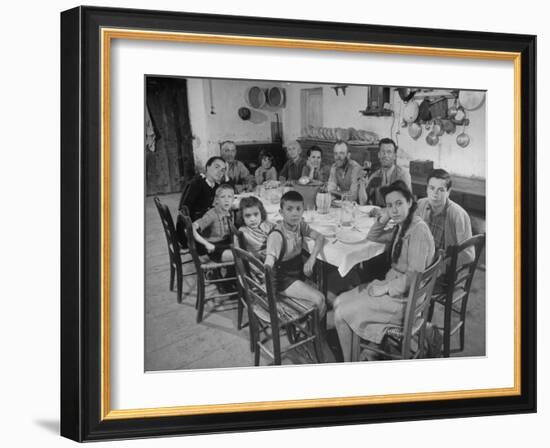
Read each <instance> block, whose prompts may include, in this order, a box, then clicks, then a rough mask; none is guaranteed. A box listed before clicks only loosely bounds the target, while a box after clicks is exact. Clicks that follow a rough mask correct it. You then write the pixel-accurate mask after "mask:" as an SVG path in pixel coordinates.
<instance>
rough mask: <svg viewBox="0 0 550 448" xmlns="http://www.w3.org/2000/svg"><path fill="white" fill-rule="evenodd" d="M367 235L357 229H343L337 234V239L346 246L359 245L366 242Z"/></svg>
mask: <svg viewBox="0 0 550 448" xmlns="http://www.w3.org/2000/svg"><path fill="white" fill-rule="evenodd" d="M366 238H367V235H366V234H365V233H363V232H360V231H358V230H355V229H341V230H339V231H338V232H337V233H336V239H337V240H338V241H340V242H341V243H344V244H357V243H360V242H362V241H364V240H365V239H366Z"/></svg>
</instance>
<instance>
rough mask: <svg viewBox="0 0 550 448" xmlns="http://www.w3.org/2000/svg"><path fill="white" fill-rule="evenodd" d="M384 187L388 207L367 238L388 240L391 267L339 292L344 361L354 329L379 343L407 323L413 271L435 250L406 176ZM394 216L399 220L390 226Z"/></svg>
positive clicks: (427, 262) (337, 309) (337, 321)
mask: <svg viewBox="0 0 550 448" xmlns="http://www.w3.org/2000/svg"><path fill="white" fill-rule="evenodd" d="M380 191H381V194H382V196H383V197H384V199H385V202H386V208H385V209H383V211H382V213H381V214H380V216H379V217H378V220H377V221H376V222H375V224H374V225H373V226H372V228H371V230H370V231H369V234H368V237H367V238H368V239H369V240H371V241H377V242H380V243H386V244H388V247H389V253H390V258H391V268H390V270H389V271H388V272H387V273H386V276H385V278H384V280H374V281H373V282H371V283H369V284H368V285H360V286H358V287H357V288H354V289H352V290H351V291H347V292H345V293H343V294H341V295H339V296H338V297H337V298H336V300H335V302H334V323H335V325H336V331H337V332H338V339H339V340H340V346H341V347H342V354H343V356H344V361H350V360H351V350H352V337H353V333H355V334H357V335H359V336H360V337H361V338H362V339H366V340H368V341H371V342H374V343H375V344H379V343H380V342H381V341H382V338H383V337H384V334H385V330H386V327H388V326H391V325H402V324H403V319H404V313H405V307H406V303H407V293H408V290H409V286H410V282H411V278H412V276H413V273H414V272H421V271H424V270H425V269H426V268H427V267H428V266H429V265H430V264H431V262H432V259H433V257H434V253H435V245H434V239H433V237H432V233H431V232H430V229H429V227H428V226H427V224H426V223H425V222H424V221H423V220H422V218H420V217H419V216H417V215H416V214H415V210H416V202H415V201H414V198H413V195H412V193H411V191H410V190H409V188H408V187H407V185H406V184H405V182H403V181H401V180H397V181H395V182H394V183H392V184H391V185H389V186H386V187H382V188H381V190H380ZM390 219H392V220H393V222H395V223H396V226H395V228H393V229H388V230H386V225H387V223H388V222H389V220H390Z"/></svg>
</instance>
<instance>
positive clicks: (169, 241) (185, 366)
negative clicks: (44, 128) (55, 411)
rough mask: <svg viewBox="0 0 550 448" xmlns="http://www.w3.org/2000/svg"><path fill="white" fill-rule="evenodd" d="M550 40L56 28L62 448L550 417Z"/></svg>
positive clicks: (121, 24) (119, 25) (70, 19)
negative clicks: (65, 444) (541, 44)
mask: <svg viewBox="0 0 550 448" xmlns="http://www.w3.org/2000/svg"><path fill="white" fill-rule="evenodd" d="M535 45H536V38H535V36H529V35H512V34H495V33H481V32H472V31H449V30H436V29H418V28H398V27H392V26H372V25H360V24H351V23H328V22H311V21H290V20H279V19H266V18H250V17H248V18H247V17H236V16H217V15H204V14H188V13H176V12H163V11H142V10H123V9H109V8H95V7H78V8H75V9H72V10H69V11H65V12H63V13H62V14H61V62H62V64H61V86H62V89H61V104H62V116H61V129H62V138H61V168H62V191H61V196H62V198H61V199H62V202H61V203H62V216H61V218H62V219H61V222H62V229H61V230H62V265H61V268H62V297H61V302H62V305H61V312H62V328H61V349H62V366H61V367H62V369H61V370H62V378H61V384H62V387H61V412H62V416H61V433H62V435H64V436H66V437H69V438H71V439H74V440H78V441H89V440H100V439H119V438H134V437H152V436H159V435H176V434H196V433H209V432H227V431H245V430H258V429H276V428H296V427H306V426H323V425H324V426H326V425H340V424H355V423H369V422H381V421H396V420H403V419H408V420H412V419H428V418H445V417H460V416H477V415H489V414H493V415H494V414H506V413H524V412H535V410H536V403H535V397H536V340H535V335H536V208H535V207H536V205H535V204H536V191H535V185H536V179H535V173H536V170H535V164H536V160H535V140H536V139H535V134H536V128H535V123H536V120H535V102H536V101H535V98H536V97H535V94H536V79H535Z"/></svg>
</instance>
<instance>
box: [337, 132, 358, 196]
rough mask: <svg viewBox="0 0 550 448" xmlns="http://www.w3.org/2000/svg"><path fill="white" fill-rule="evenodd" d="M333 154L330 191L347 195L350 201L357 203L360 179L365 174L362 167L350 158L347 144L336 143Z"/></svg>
mask: <svg viewBox="0 0 550 448" xmlns="http://www.w3.org/2000/svg"><path fill="white" fill-rule="evenodd" d="M333 154H334V163H333V164H332V167H331V168H330V174H329V179H328V190H329V191H330V192H332V193H337V194H344V193H347V194H348V197H349V200H350V201H356V200H357V190H358V185H359V179H360V177H361V176H362V173H363V170H362V169H361V165H359V164H358V163H357V162H356V161H355V160H352V159H351V158H350V153H349V147H348V144H347V143H346V142H343V141H338V142H336V144H335V145H334V148H333Z"/></svg>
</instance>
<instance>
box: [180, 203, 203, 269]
mask: <svg viewBox="0 0 550 448" xmlns="http://www.w3.org/2000/svg"><path fill="white" fill-rule="evenodd" d="M185 208H187V207H185ZM177 227H178V229H183V232H184V235H185V239H186V240H187V248H188V249H189V253H190V254H191V258H192V259H193V263H194V264H195V269H196V270H197V272H199V270H200V266H201V260H200V257H199V253H198V251H197V242H196V241H195V237H194V236H193V221H191V218H190V217H189V215H185V214H184V211H181V210H180V212H179V213H178V218H177Z"/></svg>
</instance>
